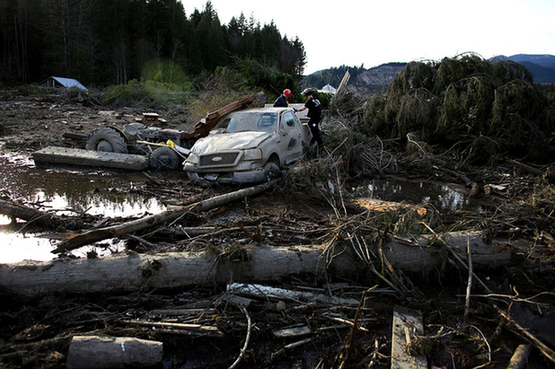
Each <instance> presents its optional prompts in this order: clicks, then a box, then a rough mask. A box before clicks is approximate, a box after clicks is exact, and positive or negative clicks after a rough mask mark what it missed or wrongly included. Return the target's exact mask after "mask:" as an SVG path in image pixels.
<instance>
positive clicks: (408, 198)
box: [353, 179, 481, 212]
mask: <svg viewBox="0 0 555 369" xmlns="http://www.w3.org/2000/svg"><path fill="white" fill-rule="evenodd" d="M353 193H354V195H355V196H358V197H369V198H372V199H377V200H384V201H393V202H404V203H409V204H414V205H425V204H431V205H433V206H434V207H435V208H436V209H438V210H439V211H455V210H463V209H466V210H468V209H472V210H474V211H476V212H480V211H481V207H480V205H479V204H474V203H472V201H471V200H470V198H469V197H468V195H466V194H464V193H463V192H462V191H457V190H456V186H448V185H445V184H438V183H427V182H411V181H401V180H391V179H389V180H379V181H376V180H374V181H372V182H371V183H368V184H366V185H365V186H361V187H357V188H355V189H353Z"/></svg>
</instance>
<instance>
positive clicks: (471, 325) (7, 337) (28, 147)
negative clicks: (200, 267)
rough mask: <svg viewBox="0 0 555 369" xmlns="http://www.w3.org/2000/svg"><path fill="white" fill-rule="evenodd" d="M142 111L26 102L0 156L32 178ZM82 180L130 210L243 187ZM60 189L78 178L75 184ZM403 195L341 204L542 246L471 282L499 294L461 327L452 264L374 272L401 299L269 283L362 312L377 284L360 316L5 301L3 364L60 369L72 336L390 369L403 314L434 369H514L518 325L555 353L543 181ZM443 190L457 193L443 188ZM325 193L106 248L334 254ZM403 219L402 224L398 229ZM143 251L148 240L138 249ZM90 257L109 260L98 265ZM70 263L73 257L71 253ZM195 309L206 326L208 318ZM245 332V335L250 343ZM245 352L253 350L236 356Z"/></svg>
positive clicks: (196, 355)
mask: <svg viewBox="0 0 555 369" xmlns="http://www.w3.org/2000/svg"><path fill="white" fill-rule="evenodd" d="M145 110H152V109H150V108H147V107H137V108H114V109H108V108H107V107H103V106H90V105H83V103H82V102H78V101H73V102H64V101H63V99H62V100H60V99H58V100H56V99H54V98H49V99H46V101H45V99H35V98H31V99H25V100H22V99H20V100H17V101H16V100H12V101H7V102H2V103H1V104H0V125H1V132H2V133H1V136H0V152H1V153H2V155H4V156H5V157H10V158H14V157H16V158H20V159H19V160H20V161H18V163H19V164H21V165H30V167H28V168H27V169H26V171H24V172H26V173H30V172H32V170H29V168H32V164H29V163H28V162H27V160H28V158H30V156H31V153H32V152H34V151H35V150H38V149H41V148H43V147H46V146H50V145H56V146H68V147H81V146H82V143H80V142H76V141H75V140H67V139H64V138H63V133H65V132H71V133H77V134H83V135H86V134H88V133H89V132H91V131H92V130H94V129H95V128H98V127H102V126H105V125H107V124H108V125H123V124H125V123H128V122H132V121H133V120H134V118H135V117H139V116H140V115H141V114H142V113H143V112H144V111H145ZM157 112H158V113H159V114H160V115H161V116H163V117H164V118H166V120H167V125H168V127H169V128H179V129H186V128H187V127H188V126H190V122H189V123H187V122H186V121H185V116H174V117H168V116H167V115H166V114H164V113H165V112H164V111H157ZM17 167H18V165H15V168H17ZM73 170H76V171H77V172H78V173H79V174H76V176H78V177H80V178H82V179H83V178H89V179H90V180H91V181H105V179H106V178H109V180H108V181H107V182H106V184H108V185H106V186H102V187H103V188H109V189H110V190H109V193H110V194H115V195H117V196H119V197H120V198H125V197H131V196H138V198H140V199H144V200H146V199H156V201H159V202H160V203H162V204H164V206H171V205H175V204H177V203H179V202H180V201H184V200H186V199H191V198H195V197H202V198H207V197H210V196H212V195H214V194H219V193H225V192H229V191H230V190H233V189H230V188H229V187H221V186H205V185H197V184H192V183H190V182H189V181H188V180H187V179H186V176H184V175H183V173H168V172H149V173H146V175H143V174H142V173H139V174H138V175H137V176H136V175H129V174H123V173H119V172H117V171H115V172H113V171H110V174H109V175H107V174H106V173H101V172H98V171H87V170H81V169H73ZM13 172H14V171H9V172H4V174H3V176H4V178H2V180H3V182H2V183H3V185H2V198H4V199H9V200H12V201H20V202H23V203H26V204H29V203H32V202H33V201H32V199H31V198H29V197H25V196H22V195H21V192H19V191H20V188H19V187H18V186H26V185H29V184H28V182H30V181H22V182H17V181H12V182H11V183H12V185H11V186H6V185H5V183H7V181H6V179H8V178H9V175H11V174H12V173H13ZM48 173H49V175H51V176H52V177H53V178H56V176H58V174H59V173H60V172H59V171H58V169H56V170H51V171H49V172H48ZM60 177H64V178H66V179H68V178H71V175H70V176H67V175H60ZM484 178H485V177H484ZM489 178H496V179H499V178H506V179H507V178H508V176H507V175H506V173H501V174H495V173H490V177H489ZM439 179H441V180H443V182H441V181H439ZM390 180H391V181H393V180H394V179H393V178H391V179H390ZM395 180H399V178H396V179H395ZM38 182H40V181H37V182H36V183H35V184H34V186H38ZM429 182H433V184H434V187H425V188H428V189H430V198H429V199H428V200H430V201H422V198H420V197H419V198H418V199H420V201H419V200H418V199H416V198H413V199H411V198H410V196H409V193H413V192H415V191H412V190H410V189H409V188H410V186H413V185H414V186H416V187H419V188H422V186H423V185H422V183H429ZM498 182H500V181H498ZM17 183H19V184H17ZM369 183H370V184H369ZM395 183H397V185H395V186H393V187H391V186H390V187H384V186H382V185H381V184H380V183H378V182H372V181H371V180H369V181H367V182H365V183H359V184H352V185H350V186H348V191H347V192H349V193H350V194H351V195H352V196H353V197H356V196H369V195H370V196H372V197H374V198H376V197H377V198H380V197H381V198H382V199H384V200H388V201H392V202H405V203H409V204H410V203H413V204H414V203H416V204H421V203H424V204H425V205H426V207H427V211H428V213H427V214H428V215H427V218H426V219H425V220H426V221H430V222H431V221H432V220H433V221H435V222H436V224H437V222H439V223H442V224H443V225H444V226H447V225H455V224H458V226H459V227H462V225H459V224H460V223H463V225H464V226H466V227H468V228H471V227H477V226H478V225H479V224H488V227H489V231H490V232H493V231H496V233H497V234H498V235H499V234H500V235H503V236H505V237H507V238H509V239H510V238H511V237H526V238H527V239H529V240H535V242H532V243H530V245H531V246H530V247H523V248H514V250H513V254H514V260H513V262H512V263H511V264H510V265H507V266H504V267H501V268H497V269H489V270H480V271H479V272H477V275H478V276H479V277H480V278H481V279H482V280H483V281H484V283H485V284H486V285H487V287H488V289H489V292H492V291H493V292H494V294H493V295H492V294H490V293H489V292H488V291H487V290H485V289H484V288H483V287H480V286H479V285H477V284H476V285H475V286H474V288H473V291H472V292H473V297H472V298H471V304H470V310H469V312H468V314H467V315H466V316H465V294H466V288H467V284H468V273H467V271H466V270H464V268H461V267H460V266H459V267H453V265H449V263H447V262H446V265H445V266H444V268H438V269H437V270H433V271H427V272H426V273H424V272H422V273H416V274H415V273H413V274H404V273H402V272H400V273H399V271H395V270H381V271H380V272H381V273H383V275H384V276H386V278H388V279H390V280H392V279H393V276H396V277H399V278H400V280H401V283H403V285H404V286H405V288H406V289H405V290H404V291H407V293H399V291H395V290H393V289H391V288H390V287H388V285H387V284H384V283H383V281H382V280H380V279H379V278H376V277H375V274H371V273H370V272H369V271H368V270H364V271H361V272H360V275H359V276H358V277H357V278H353V279H349V280H344V279H335V278H334V277H333V276H322V278H315V277H314V276H303V275H294V276H290V277H289V278H286V279H284V280H280V281H276V282H275V283H274V284H275V286H276V287H281V288H286V289H291V290H300V291H311V292H313V293H317V294H322V295H330V294H331V295H332V296H337V297H343V298H351V299H354V300H355V301H359V300H360V299H361V296H362V295H363V291H367V290H369V289H371V287H373V286H377V288H376V289H373V290H372V291H371V292H369V293H368V294H367V295H366V297H365V299H364V300H363V301H362V303H361V304H360V305H356V304H355V305H347V304H343V305H341V304H340V305H337V304H326V303H321V302H319V303H316V302H314V301H300V300H296V299H287V298H282V299H276V298H268V297H266V298H265V297H263V296H262V297H261V296H258V297H253V296H242V297H246V298H248V299H249V303H248V306H247V307H246V311H247V314H245V310H243V309H241V308H240V307H239V305H238V304H237V300H235V297H236V296H233V294H230V293H229V292H228V291H227V286H225V285H210V284H209V283H208V284H207V285H206V286H203V287H199V288H196V289H192V290H164V291H161V290H160V291H151V290H146V289H145V290H141V291H136V292H134V293H131V294H109V295H101V296H90V295H87V294H83V295H77V296H67V295H45V296H43V297H41V298H39V299H33V300H23V299H21V298H19V297H17V296H11V295H5V296H2V301H3V302H2V307H1V308H0V327H1V328H0V363H1V364H0V365H2V366H3V367H7V368H63V367H64V366H65V362H66V358H67V353H68V350H69V346H70V342H71V338H72V337H73V336H74V335H85V334H90V335H92V334H94V335H101V336H119V337H138V338H145V339H153V340H159V341H161V342H163V343H164V359H163V363H162V364H161V365H162V367H164V368H228V367H232V366H233V363H234V362H235V361H236V360H237V359H238V358H239V357H241V360H240V361H239V362H238V364H237V366H236V367H241V368H336V367H337V368H339V367H343V368H360V367H366V368H389V367H391V365H392V362H391V361H392V360H391V351H390V350H391V339H392V337H391V318H392V315H393V309H394V308H395V306H396V305H403V306H406V307H409V308H411V309H414V310H416V311H420V312H421V313H422V315H423V321H424V329H425V330H424V334H423V335H420V336H419V337H418V338H417V340H416V342H414V344H413V345H412V346H411V349H412V350H415V351H418V352H419V353H421V354H424V355H425V356H426V357H427V358H428V362H429V366H430V367H435V368H468V367H476V366H480V367H486V368H506V367H507V365H508V363H509V361H510V358H511V356H512V354H513V352H514V351H515V350H516V348H517V347H518V345H520V344H523V343H530V342H531V340H530V337H524V335H523V333H522V332H520V331H519V329H518V327H515V325H514V323H515V322H517V323H518V325H519V326H522V327H524V328H525V329H527V330H528V331H529V332H530V333H531V334H533V336H534V337H535V338H536V339H538V340H540V341H541V342H543V343H545V345H546V346H547V348H549V349H553V347H555V337H553V327H554V326H555V314H554V313H555V308H554V307H555V297H554V292H555V291H554V290H553V286H554V285H555V278H554V272H553V259H554V258H555V253H554V252H553V241H552V238H551V234H552V233H551V230H552V225H551V223H549V220H548V219H547V220H545V219H544V220H543V222H544V223H543V224H540V223H541V222H538V221H537V219H536V218H534V217H533V214H531V213H530V212H529V211H528V210H523V209H526V208H524V207H523V205H519V204H521V203H522V201H524V199H526V197H527V196H526V195H527V193H528V191H529V190H530V189H532V188H533V185H534V179H533V178H529V177H526V176H524V175H520V174H519V176H518V178H516V177H513V176H511V177H510V179H507V180H506V181H505V183H512V185H510V186H507V187H503V189H502V190H499V189H498V188H500V187H495V188H497V189H498V190H497V191H498V192H497V193H496V194H494V195H495V196H493V195H492V196H489V197H487V199H486V194H485V192H483V191H482V192H481V193H480V194H476V193H474V192H472V189H470V188H466V187H465V186H464V185H463V186H462V188H461V186H460V185H459V187H457V186H454V185H453V184H454V183H457V181H456V179H454V178H453V177H448V176H442V177H439V176H438V178H433V180H431V179H430V178H429V177H426V176H422V177H420V178H419V177H418V176H417V175H416V174H411V178H404V180H402V181H399V182H395ZM55 186H60V187H71V186H75V184H74V183H73V184H72V183H71V182H58V184H56V185H55ZM79 186H81V185H79ZM83 186H85V185H84V184H83ZM443 186H445V187H448V188H449V191H446V190H445V188H443ZM92 187H94V189H91V191H93V192H94V191H95V189H96V188H99V186H96V185H92ZM322 188H325V187H322ZM392 188H393V189H392ZM432 188H435V189H438V188H439V189H442V188H443V189H442V191H443V192H441V191H440V192H438V193H436V194H432V193H431V192H432ZM327 190H328V191H329V188H327ZM53 191H54V189H53ZM316 192H317V191H314V193H291V192H289V191H287V189H283V188H277V189H275V190H273V191H271V192H268V193H265V194H263V195H259V196H256V197H255V198H249V199H245V200H244V201H242V202H238V203H233V204H229V205H226V206H224V207H221V208H218V209H214V210H211V211H209V212H207V213H205V214H202V215H200V216H192V215H191V216H189V217H187V218H186V219H185V220H183V223H181V224H180V225H181V226H185V225H187V226H208V225H210V226H218V225H226V226H233V227H235V228H237V227H239V226H240V227H243V228H244V230H241V229H238V230H235V231H233V232H229V233H227V234H211V235H207V236H203V237H195V238H193V239H191V238H187V237H183V236H177V235H176V233H175V232H174V231H173V230H171V229H157V230H150V231H149V233H143V234H140V235H139V236H140V238H139V239H137V238H126V239H124V240H123V242H124V244H125V248H123V249H121V248H120V249H116V248H113V249H110V244H111V243H112V242H113V241H114V240H108V241H107V242H106V243H105V246H106V247H105V248H106V249H107V250H109V252H108V253H111V252H114V253H130V254H132V253H136V252H139V253H143V252H148V253H156V252H165V251H187V250H191V249H199V248H207V247H208V248H212V249H215V250H216V249H217V250H220V251H221V252H222V257H229V258H239V259H240V258H241V256H242V253H241V246H242V245H246V244H252V242H253V241H255V240H259V241H260V240H262V241H263V243H264V244H265V245H267V246H272V245H280V246H287V245H294V244H303V245H323V244H326V243H327V242H331V241H330V240H332V239H333V236H335V235H341V237H343V235H344V230H353V231H355V230H356V228H357V227H356V224H353V223H354V220H352V219H351V218H348V217H347V216H344V217H342V215H343V214H338V211H337V209H340V208H342V206H341V204H332V203H331V202H327V201H326V200H325V197H324V198H322V197H321V196H316V195H317V194H316ZM107 194H108V193H105V195H107ZM442 203H443V204H444V207H443V208H442V205H441V204H442ZM430 204H432V205H430ZM332 205H334V206H332ZM335 205H337V206H335ZM88 206H89V205H88V204H83V203H82V200H81V199H79V198H77V199H75V201H73V202H72V203H71V207H72V208H75V209H76V208H80V209H81V210H84V209H83V208H87V207H88ZM346 208H347V209H346V210H348V213H349V214H362V215H363V216H366V217H370V216H372V217H373V216H374V214H373V213H365V212H364V211H365V210H364V209H360V208H357V207H354V206H351V205H347V206H346ZM515 208H516V210H514V209H515ZM75 209H74V210H75ZM519 209H520V211H519ZM438 210H439V211H438ZM152 211H154V210H152ZM436 211H437V212H436ZM524 212H525V213H524ZM104 215H105V214H97V218H95V220H96V221H102V220H103V221H104V222H107V223H117V222H121V221H124V220H125V219H132V218H134V217H136V216H138V215H137V214H133V215H131V214H117V215H116V216H114V217H110V218H109V219H108V217H105V216H104ZM408 215H409V212H407V213H402V214H401V216H400V217H403V216H406V217H407V218H408ZM71 216H76V212H74V211H73V212H71ZM387 216H391V218H390V219H389V223H387V219H386V220H385V221H386V223H376V227H377V228H378V229H377V231H376V234H380V232H382V233H387V229H388V228H389V227H394V226H400V225H404V226H406V227H408V226H409V225H408V223H403V224H401V223H400V222H399V221H398V218H400V217H399V216H398V215H395V216H393V215H390V214H388V215H387ZM102 218H105V219H102ZM383 218H384V216H376V218H375V220H376V222H378V221H380V222H383V221H384V219H383ZM394 218H395V219H397V223H394V222H395V221H396V220H395V219H394ZM431 218H434V219H431ZM373 219H374V218H373ZM364 224H366V223H364ZM430 224H431V223H430ZM532 225H533V226H532ZM351 226H352V227H353V228H350V227H351ZM411 226H413V225H411ZM240 227H239V228H240ZM245 230H247V231H248V232H245ZM257 230H258V231H257ZM369 232H370V231H369ZM372 232H374V231H372ZM535 232H539V233H541V237H534V236H530V235H531V234H534V233H535ZM485 233H486V234H487V232H485ZM144 240H147V241H148V242H143V241H144ZM87 256H88V257H100V255H98V253H95V252H93V253H89V254H88V255H87ZM61 257H62V258H64V257H75V255H73V254H66V255H62V256H61ZM83 257H86V256H83ZM447 259H448V258H447ZM447 259H446V260H447ZM0 292H1V291H0ZM495 306H497V307H499V308H500V309H501V310H502V311H509V312H510V313H511V320H509V321H508V320H506V319H504V318H502V317H501V316H500V314H499V313H498V311H496V309H495ZM169 309H174V310H175V309H179V310H181V313H180V315H178V316H168V315H167V314H163V313H160V311H163V310H169ZM199 309H200V311H201V313H199V312H198V311H199ZM355 319H356V323H355ZM133 321H135V322H143V323H145V322H148V323H149V324H152V323H156V322H173V323H195V324H200V325H203V326H207V327H216V328H217V329H218V330H219V331H220V332H222V336H218V337H213V336H209V335H202V334H198V332H191V331H175V330H174V331H170V330H163V329H154V328H153V326H152V325H151V326H149V325H147V324H144V325H140V324H132V323H130V322H133ZM249 321H250V322H251V323H250V324H249ZM353 326H356V329H353ZM295 327H308V332H309V333H308V334H307V335H306V336H305V335H298V336H289V337H281V336H277V335H276V331H279V330H281V329H283V328H295ZM249 332H250V338H249V340H247V337H249V336H248V333H249ZM533 346H534V349H533V350H532V353H531V355H530V358H529V361H528V367H529V368H553V367H555V364H554V363H553V361H552V360H550V359H549V358H548V354H549V352H547V353H546V352H545V351H542V350H541V349H540V348H539V346H538V345H536V344H533ZM244 347H246V349H244ZM540 347H541V346H540ZM242 350H244V353H243V354H242V356H240V355H241V353H242Z"/></svg>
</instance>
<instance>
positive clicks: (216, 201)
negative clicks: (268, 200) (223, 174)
mask: <svg viewBox="0 0 555 369" xmlns="http://www.w3.org/2000/svg"><path fill="white" fill-rule="evenodd" d="M273 185H274V183H273V182H268V183H264V184H261V185H258V186H253V187H248V188H244V189H241V190H238V191H235V192H231V193H228V194H225V195H220V196H215V197H212V198H210V199H207V200H203V201H199V202H196V203H194V204H191V205H188V206H185V207H178V208H176V209H173V210H167V211H164V212H162V213H160V214H154V215H149V216H146V217H143V218H140V219H137V220H133V221H130V222H126V223H123V224H118V225H115V226H110V227H105V228H99V229H93V230H90V231H87V232H85V233H78V234H72V235H70V236H68V237H67V238H66V239H65V240H64V241H62V242H61V243H60V244H59V245H58V247H57V248H56V249H54V250H53V251H52V252H53V253H61V252H64V251H70V250H75V249H77V248H79V247H81V246H85V245H89V244H91V243H95V242H98V241H102V240H105V239H108V238H114V237H121V236H123V235H126V234H129V233H133V232H137V231H140V230H142V229H145V228H149V227H153V226H157V225H160V224H163V223H169V222H173V221H175V220H176V219H178V218H179V217H181V216H182V215H184V214H186V213H189V212H197V211H198V212H200V211H206V210H210V209H213V208H216V207H218V206H222V205H224V204H226V203H228V202H231V201H236V200H239V199H241V198H244V197H248V196H253V195H256V194H259V193H261V192H263V191H265V190H267V189H268V188H270V187H271V186H273Z"/></svg>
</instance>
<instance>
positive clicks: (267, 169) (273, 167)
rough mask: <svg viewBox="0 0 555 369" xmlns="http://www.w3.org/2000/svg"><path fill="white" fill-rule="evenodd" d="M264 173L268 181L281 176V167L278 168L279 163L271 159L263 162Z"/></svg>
mask: <svg viewBox="0 0 555 369" xmlns="http://www.w3.org/2000/svg"><path fill="white" fill-rule="evenodd" d="M264 173H266V178H267V179H268V182H269V181H271V180H273V179H276V178H279V177H281V169H280V168H279V165H277V164H276V163H274V162H272V161H269V162H267V163H266V164H264Z"/></svg>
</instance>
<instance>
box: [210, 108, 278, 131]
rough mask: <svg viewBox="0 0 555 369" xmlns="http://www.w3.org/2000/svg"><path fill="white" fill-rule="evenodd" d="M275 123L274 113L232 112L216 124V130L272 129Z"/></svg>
mask: <svg viewBox="0 0 555 369" xmlns="http://www.w3.org/2000/svg"><path fill="white" fill-rule="evenodd" d="M276 125H277V116H276V114H271V113H266V114H262V115H260V114H249V113H246V112H236V113H232V114H230V115H229V116H227V117H226V118H224V119H223V120H222V121H221V122H220V123H219V124H218V125H217V126H216V131H217V132H245V131H268V132H269V131H274V130H275V128H276Z"/></svg>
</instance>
